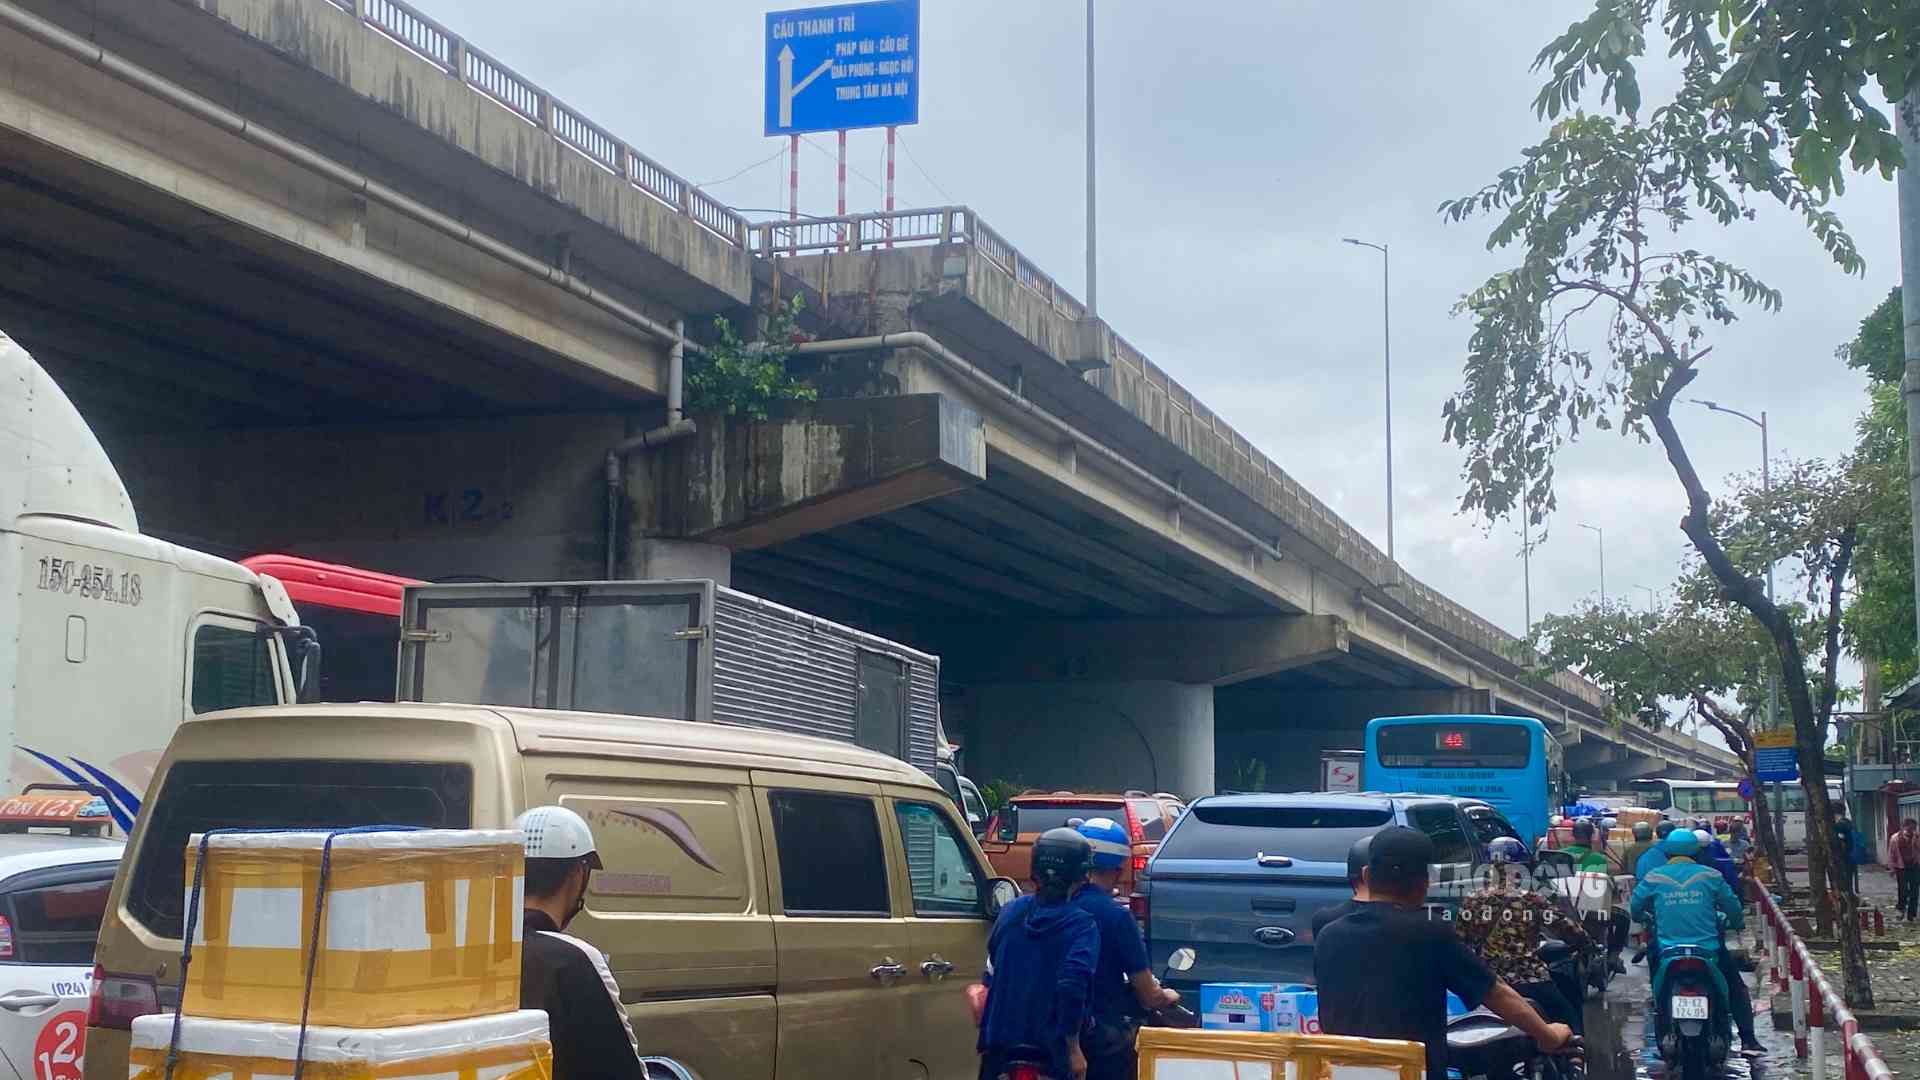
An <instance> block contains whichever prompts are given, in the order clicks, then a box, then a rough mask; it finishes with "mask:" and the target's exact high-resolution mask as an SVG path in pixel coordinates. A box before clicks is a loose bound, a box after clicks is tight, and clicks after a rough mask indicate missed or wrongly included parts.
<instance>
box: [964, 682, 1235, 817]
mask: <svg viewBox="0 0 1920 1080" xmlns="http://www.w3.org/2000/svg"><path fill="white" fill-rule="evenodd" d="M964 713H965V721H964V725H965V726H964V728H963V734H960V735H959V736H957V737H959V738H961V739H963V740H964V741H963V745H964V746H965V747H966V755H967V769H968V771H969V772H970V773H972V774H973V775H974V776H975V778H976V779H980V778H985V779H994V780H1007V781H1010V782H1012V783H1015V784H1017V785H1022V786H1025V785H1039V786H1045V787H1049V788H1072V789H1075V790H1080V791H1115V790H1126V789H1129V788H1139V789H1141V790H1145V791H1171V792H1176V793H1179V794H1183V795H1188V796H1191V795H1193V794H1200V793H1208V792H1211V791H1213V788H1214V780H1213V769H1214V750H1213V687H1211V686H1208V685H1205V684H1195V683H1179V682H1169V681H1165V680H1130V681H1123V682H1086V681H1072V682H1052V683H995V684H990V685H985V686H975V687H972V688H970V689H969V690H968V691H967V692H966V695H965V708H964ZM950 733H951V732H950Z"/></svg>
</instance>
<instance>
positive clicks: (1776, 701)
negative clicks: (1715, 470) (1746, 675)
mask: <svg viewBox="0 0 1920 1080" xmlns="http://www.w3.org/2000/svg"><path fill="white" fill-rule="evenodd" d="M1687 400H1689V401H1691V402H1693V403H1694V404H1695V405H1699V406H1702V407H1704V408H1707V409H1710V410H1712V411H1714V412H1717V413H1726V414H1727V415H1728V416H1737V417H1739V418H1740V419H1742V420H1745V421H1746V422H1747V423H1749V424H1752V425H1753V426H1754V427H1757V428H1759V429H1760V490H1761V491H1763V492H1770V491H1772V490H1773V473H1772V470H1771V469H1770V468H1769V465H1768V459H1769V458H1770V457H1772V454H1771V452H1770V451H1769V450H1768V448H1767V414H1766V411H1765V410H1762V411H1761V413H1760V419H1758V420H1755V419H1754V418H1753V417H1751V416H1748V415H1747V414H1746V413H1743V412H1741V411H1740V410H1739V409H1729V408H1727V407H1726V406H1725V405H1722V404H1720V403H1719V402H1717V401H1706V400H1703V399H1701V398H1688V399H1687ZM1767 603H1769V604H1771V603H1773V560H1772V559H1768V560H1767ZM1779 719H1780V676H1779V673H1778V672H1776V671H1774V670H1773V669H1772V668H1771V667H1769V668H1768V669H1767V730H1769V731H1771V730H1773V729H1774V728H1775V727H1777V726H1778V724H1779Z"/></svg>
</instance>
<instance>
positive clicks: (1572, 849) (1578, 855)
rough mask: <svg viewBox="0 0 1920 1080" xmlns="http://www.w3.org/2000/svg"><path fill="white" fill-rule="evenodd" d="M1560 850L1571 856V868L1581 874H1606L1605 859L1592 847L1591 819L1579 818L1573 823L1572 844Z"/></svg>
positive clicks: (1604, 856)
mask: <svg viewBox="0 0 1920 1080" xmlns="http://www.w3.org/2000/svg"><path fill="white" fill-rule="evenodd" d="M1561 850H1563V851H1565V852H1566V853H1567V854H1569V855H1571V856H1573V868H1574V869H1575V870H1578V871H1580V872H1581V873H1583V874H1604V873H1607V857H1606V855H1605V854H1603V853H1601V852H1599V851H1595V850H1594V847H1593V819H1592V818H1580V819H1578V820H1576V821H1575V822H1574V823H1573V843H1571V844H1568V845H1567V846H1566V847H1565V848H1562V849H1561Z"/></svg>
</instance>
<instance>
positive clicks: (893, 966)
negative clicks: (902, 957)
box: [867, 956, 907, 985]
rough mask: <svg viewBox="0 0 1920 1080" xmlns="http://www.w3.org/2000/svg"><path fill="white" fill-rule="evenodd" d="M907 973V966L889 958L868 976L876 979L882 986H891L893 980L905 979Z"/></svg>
mask: <svg viewBox="0 0 1920 1080" xmlns="http://www.w3.org/2000/svg"><path fill="white" fill-rule="evenodd" d="M906 973H907V965H905V964H902V963H900V962H899V961H896V960H895V959H894V958H893V957H891V956H889V957H887V958H886V959H885V961H884V962H883V963H881V964H880V965H878V966H877V967H875V968H874V969H873V970H872V971H869V972H867V974H869V975H871V976H873V977H874V979H875V981H877V982H879V983H880V984H882V985H891V984H892V982H893V980H895V979H898V978H902V977H904V976H905V975H906Z"/></svg>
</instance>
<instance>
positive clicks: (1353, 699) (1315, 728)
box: [1214, 682, 1492, 791]
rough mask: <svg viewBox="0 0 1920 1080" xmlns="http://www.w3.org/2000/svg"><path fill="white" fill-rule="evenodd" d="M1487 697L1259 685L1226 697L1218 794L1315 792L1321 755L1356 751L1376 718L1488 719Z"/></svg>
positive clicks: (1218, 739)
mask: <svg viewBox="0 0 1920 1080" xmlns="http://www.w3.org/2000/svg"><path fill="white" fill-rule="evenodd" d="M1491 711H1492V702H1491V695H1490V693H1489V692H1488V691H1486V690H1474V689H1466V688H1458V689H1418V688H1409V687H1380V688H1377V689H1360V688H1356V689H1352V690H1321V691H1313V690H1308V691H1302V690H1297V689H1292V688H1289V687H1274V686H1267V685H1263V684H1262V683H1260V682H1251V683H1245V684H1242V685H1240V686H1236V687H1232V688H1229V689H1226V690H1222V691H1221V693H1220V698H1219V701H1218V703H1217V706H1216V714H1217V716H1218V724H1217V727H1216V736H1215V743H1214V745H1215V751H1216V755H1217V760H1218V767H1217V771H1218V775H1219V783H1220V787H1221V789H1223V790H1232V791H1310V790H1313V789H1315V788H1317V787H1319V785H1320V751H1322V750H1358V749H1361V748H1362V747H1363V746H1364V745H1365V741H1366V739H1365V737H1366V729H1367V721H1369V720H1371V719H1373V718H1374V717H1376V716H1419V715H1452V714H1474V713H1488V712H1491Z"/></svg>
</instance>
